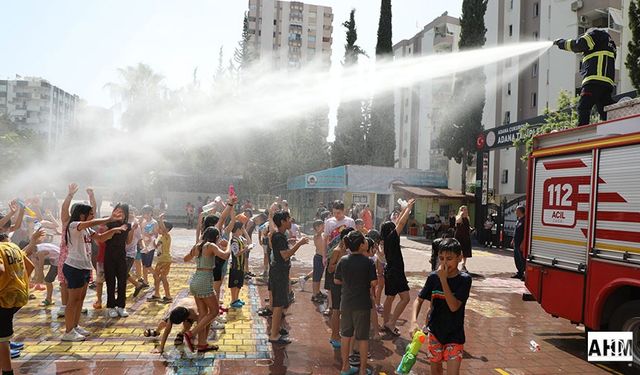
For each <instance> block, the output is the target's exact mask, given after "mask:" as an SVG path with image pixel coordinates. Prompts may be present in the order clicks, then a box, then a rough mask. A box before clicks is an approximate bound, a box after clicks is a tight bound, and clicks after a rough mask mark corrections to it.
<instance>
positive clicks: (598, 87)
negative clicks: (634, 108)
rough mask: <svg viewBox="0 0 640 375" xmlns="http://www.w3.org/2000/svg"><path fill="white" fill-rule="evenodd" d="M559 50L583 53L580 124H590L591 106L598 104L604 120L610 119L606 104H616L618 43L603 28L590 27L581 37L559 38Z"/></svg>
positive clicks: (579, 108) (579, 107) (597, 106)
mask: <svg viewBox="0 0 640 375" xmlns="http://www.w3.org/2000/svg"><path fill="white" fill-rule="evenodd" d="M553 44H555V45H556V46H558V47H559V48H560V49H563V50H566V51H571V52H575V53H582V54H583V56H584V57H583V58H582V64H581V68H580V75H581V76H582V90H581V92H580V102H579V103H578V126H582V125H588V124H589V118H590V117H591V108H593V106H594V105H595V106H596V108H597V109H598V113H599V114H600V119H601V120H603V121H604V120H606V119H607V113H606V112H605V111H604V107H605V106H608V105H610V104H613V103H614V101H613V98H612V97H611V95H612V93H613V87H614V86H615V82H614V79H615V69H616V68H615V61H616V44H615V42H614V41H613V40H612V39H611V36H610V35H609V33H607V32H606V31H604V30H602V29H597V28H592V29H589V30H588V31H587V32H586V33H585V34H584V35H582V36H580V37H579V38H578V39H556V40H555V41H554V42H553Z"/></svg>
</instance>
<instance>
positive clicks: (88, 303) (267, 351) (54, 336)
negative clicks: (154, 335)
mask: <svg viewBox="0 0 640 375" xmlns="http://www.w3.org/2000/svg"><path fill="white" fill-rule="evenodd" d="M193 271H194V267H193V266H190V265H185V264H176V265H174V267H173V268H172V270H171V273H170V275H169V279H170V280H169V283H170V285H171V288H172V294H173V296H174V297H175V296H178V297H181V296H182V297H184V296H187V295H188V281H189V277H190V276H191V274H192V273H193ZM150 279H151V280H152V278H150ZM225 281H226V280H225ZM55 289H56V290H55V291H54V301H55V305H53V306H50V307H43V306H40V301H42V300H43V299H44V292H43V291H33V294H34V295H35V296H36V299H35V300H32V301H30V302H29V304H27V306H25V307H23V308H22V309H21V310H20V311H19V312H18V314H17V315H16V318H15V320H14V329H15V336H14V340H15V341H21V342H24V344H25V349H24V351H23V353H22V356H21V358H20V359H18V361H33V360H45V361H55V360H91V361H99V360H112V359H118V358H120V359H128V360H136V359H137V360H159V361H168V362H169V364H171V365H173V366H178V367H179V366H189V365H197V366H205V367H206V366H210V365H212V363H213V359H215V358H239V359H240V358H252V359H260V358H269V357H270V356H271V347H270V346H269V345H268V336H267V333H266V326H265V322H264V320H263V319H262V318H260V317H259V316H258V315H257V314H256V311H257V309H258V308H260V299H259V295H258V291H257V288H256V286H254V285H245V287H244V288H243V289H242V291H241V295H240V298H241V299H242V300H244V301H245V302H246V305H245V306H244V307H243V308H242V309H230V310H229V312H228V313H227V314H225V316H226V320H227V322H226V328H225V329H224V330H221V331H215V332H212V334H211V335H210V337H209V339H210V342H211V343H216V344H217V345H219V347H220V350H219V351H217V352H210V353H204V354H192V353H189V352H188V351H187V352H185V351H184V350H185V348H183V347H177V348H176V347H174V346H173V338H174V336H175V333H177V330H174V331H175V332H172V335H171V336H170V337H169V339H168V340H167V345H166V354H165V356H164V357H161V356H160V355H158V354H152V353H151V351H152V350H153V349H154V347H155V346H156V344H157V342H158V339H151V338H145V337H144V330H145V329H146V328H155V326H156V325H157V323H158V322H159V321H160V320H161V319H162V318H163V317H164V316H165V314H167V311H168V309H169V308H170V307H171V304H161V303H150V302H147V301H146V298H147V297H148V296H151V294H152V291H153V286H152V287H151V288H150V289H146V290H144V291H143V292H142V293H141V294H140V295H139V296H138V297H137V298H133V297H129V298H128V299H127V311H128V312H129V314H130V316H129V317H127V318H116V319H111V318H108V317H106V315H105V314H106V309H101V310H94V309H93V307H92V304H93V302H94V301H95V298H96V297H95V291H93V290H89V291H88V293H87V298H86V300H85V303H84V307H86V308H87V309H88V313H87V314H83V315H82V317H81V319H80V324H81V325H82V326H83V327H84V328H85V329H87V330H88V331H90V332H91V336H89V337H88V338H87V340H86V341H84V342H62V341H60V337H61V335H62V333H63V330H64V318H58V317H57V315H56V312H57V310H58V308H59V306H60V297H59V293H58V291H57V289H58V288H57V282H56V283H55ZM225 289H226V288H223V293H222V294H223V298H222V300H223V304H224V305H225V306H229V304H230V302H231V301H230V293H228V291H226V290H225ZM132 293H133V287H132V286H129V288H128V290H127V295H128V296H131V295H132ZM189 298H190V297H189ZM103 301H104V302H106V289H105V291H104V295H103ZM104 302H103V305H104ZM194 361H196V362H194ZM198 361H199V362H198ZM202 361H204V362H202Z"/></svg>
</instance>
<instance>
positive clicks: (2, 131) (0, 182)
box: [0, 113, 46, 191]
mask: <svg viewBox="0 0 640 375" xmlns="http://www.w3.org/2000/svg"><path fill="white" fill-rule="evenodd" d="M43 150H46V142H45V136H44V135H42V134H38V133H36V132H34V131H33V130H29V129H20V128H19V127H18V126H16V125H15V124H14V123H13V122H12V121H11V120H10V119H9V118H8V117H7V116H6V115H4V114H2V113H0V160H2V169H3V171H2V173H1V174H0V191H2V190H3V189H2V188H1V187H2V186H4V187H9V186H8V182H9V181H10V179H11V177H12V176H14V174H16V173H18V172H19V171H21V170H24V169H25V168H28V165H27V163H28V162H37V161H38V160H41V159H42V155H43ZM38 182H40V181H38ZM34 183H35V182H34ZM14 188H15V187H14Z"/></svg>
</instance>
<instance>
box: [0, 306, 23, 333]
mask: <svg viewBox="0 0 640 375" xmlns="http://www.w3.org/2000/svg"><path fill="white" fill-rule="evenodd" d="M18 310H20V308H19V307H7V308H5V307H0V342H9V340H10V339H11V337H12V336H13V316H14V315H15V313H17V312H18Z"/></svg>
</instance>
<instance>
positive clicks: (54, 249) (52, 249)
mask: <svg viewBox="0 0 640 375" xmlns="http://www.w3.org/2000/svg"><path fill="white" fill-rule="evenodd" d="M36 253H37V254H41V253H44V254H46V255H47V258H48V259H49V263H50V264H51V265H52V266H55V265H57V264H58V258H60V246H58V245H54V244H52V243H41V244H37V245H36Z"/></svg>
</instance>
